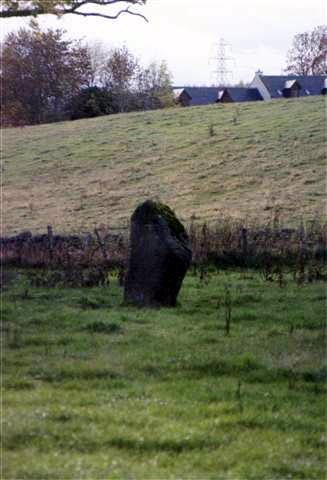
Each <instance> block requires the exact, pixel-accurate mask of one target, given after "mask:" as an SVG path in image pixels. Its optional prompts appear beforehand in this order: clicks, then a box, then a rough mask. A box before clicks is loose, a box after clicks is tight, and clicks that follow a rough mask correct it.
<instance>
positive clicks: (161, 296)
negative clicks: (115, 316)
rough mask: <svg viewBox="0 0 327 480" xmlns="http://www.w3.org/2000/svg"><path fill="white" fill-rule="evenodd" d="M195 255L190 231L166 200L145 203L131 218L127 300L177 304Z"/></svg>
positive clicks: (143, 304)
mask: <svg viewBox="0 0 327 480" xmlns="http://www.w3.org/2000/svg"><path fill="white" fill-rule="evenodd" d="M191 259H192V251H191V246H190V242H189V239H188V235H187V233H186V231H185V229H184V227H183V225H182V224H181V223H180V221H179V220H178V219H177V218H176V216H175V214H174V212H173V211H172V210H171V209H170V208H169V207H168V206H167V205H163V204H162V203H158V202H153V201H151V200H147V201H146V202H144V203H142V204H141V205H139V206H138V207H137V209H136V210H135V212H134V213H133V215H132V218H131V237H130V254H129V264H128V271H127V277H126V282H125V301H128V302H133V303H136V304H137V305H140V306H149V307H160V306H172V307H173V306H175V305H176V299H177V295H178V292H179V290H180V288H181V285H182V282H183V279H184V276H185V274H186V271H187V269H188V267H189V265H190V262H191Z"/></svg>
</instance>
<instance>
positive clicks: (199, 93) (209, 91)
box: [184, 87, 218, 106]
mask: <svg viewBox="0 0 327 480" xmlns="http://www.w3.org/2000/svg"><path fill="white" fill-rule="evenodd" d="M184 90H185V91H186V92H187V93H188V94H189V96H190V97H191V101H190V106H193V105H208V104H209V103H215V102H216V101H217V98H218V88H217V87H184Z"/></svg>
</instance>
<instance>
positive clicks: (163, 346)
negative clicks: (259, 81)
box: [2, 103, 327, 480]
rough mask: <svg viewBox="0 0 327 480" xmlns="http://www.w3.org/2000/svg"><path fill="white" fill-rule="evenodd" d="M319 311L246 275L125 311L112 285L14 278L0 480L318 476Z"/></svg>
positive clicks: (321, 408) (227, 275) (321, 432)
mask: <svg viewBox="0 0 327 480" xmlns="http://www.w3.org/2000/svg"><path fill="white" fill-rule="evenodd" d="M294 105H295V106H294V108H297V104H295V103H294ZM309 105H310V103H309ZM263 108H265V107H263ZM270 108H272V109H273V108H275V107H274V106H273V105H271V106H270ZM208 112H211V109H208ZM182 114H183V115H191V114H192V113H189V112H185V113H182ZM151 115H152V114H151ZM151 115H150V118H152V117H151ZM155 115H157V114H155ZM165 115H170V113H165ZM136 118H137V116H136ZM105 121H107V122H109V123H110V121H115V120H111V119H106V120H105ZM91 124H92V122H91ZM77 125H78V124H76V126H75V127H74V128H78V127H77ZM80 125H84V124H83V123H81V124H80ZM43 128H45V129H47V128H50V127H43ZM226 289H227V290H228V291H229V294H230V295H231V305H232V307H231V330H230V334H229V335H226V332H225V307H224V303H225V298H226V291H227V290H226ZM325 302H326V289H325V285H323V284H319V283H316V284H310V285H309V284H307V285H303V286H301V287H298V286H296V285H295V284H294V283H292V282H291V280H290V279H287V285H286V286H284V287H283V288H280V287H278V285H277V284H275V283H269V282H264V281H263V279H262V278H261V277H260V276H259V274H257V273H252V272H247V273H246V274H244V273H240V272H220V273H219V274H216V273H215V274H212V276H211V278H210V281H209V284H208V285H203V284H201V283H200V280H199V278H197V277H194V276H191V275H189V276H188V277H187V278H186V280H185V282H184V285H183V288H182V292H181V295H180V297H179V305H178V307H177V308H176V309H161V310H142V309H136V308H132V307H130V306H129V307H127V306H123V305H122V291H121V289H120V288H119V287H118V286H117V285H116V280H113V279H112V281H111V285H110V287H109V290H108V289H107V288H93V289H79V290H77V289H66V290H64V289H51V290H46V289H42V288H39V289H36V288H29V287H28V288H27V290H26V283H25V281H24V278H22V279H21V280H20V281H19V283H18V284H17V285H15V286H14V287H12V288H11V289H9V290H8V291H7V293H6V295H5V296H4V299H3V325H2V329H3V333H4V337H3V342H4V343H3V356H4V357H3V373H4V376H3V381H4V387H5V388H6V393H5V394H4V396H3V421H4V426H3V430H2V432H3V434H4V448H5V450H4V452H3V460H4V465H3V468H4V471H3V478H5V479H6V480H13V479H33V480H36V479H40V480H41V479H42V480H46V479H60V480H64V479H67V480H72V479H76V480H79V479H92V480H100V479H101V480H103V479H140V480H141V479H145V478H148V479H165V480H166V479H177V478H178V479H197V480H198V479H206V480H209V479H215V480H216V479H221V480H225V479H233V480H235V479H242V480H244V479H255V480H257V479H265V480H267V479H269V480H271V479H283V480H284V479H289V478H296V479H311V480H312V479H318V478H319V479H324V478H326V466H327V465H326V442H327V433H326V427H325V420H326V396H325V395H326V375H327V365H326V356H325V346H326V342H325V340H326V338H325V335H326V329H325V306H326V303H325ZM217 305H220V306H219V307H218V306H217Z"/></svg>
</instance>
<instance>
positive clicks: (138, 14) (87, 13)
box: [65, 7, 148, 22]
mask: <svg viewBox="0 0 327 480" xmlns="http://www.w3.org/2000/svg"><path fill="white" fill-rule="evenodd" d="M65 13H74V14H75V15H82V16H83V17H102V18H108V19H109V20H116V19H117V18H118V17H119V16H120V15H121V14H122V13H129V14H130V15H134V16H136V17H141V18H143V20H145V21H146V22H148V19H147V18H146V17H145V16H144V15H142V14H141V13H137V12H133V11H131V10H130V9H129V7H127V8H125V9H123V10H120V11H119V12H118V13H116V15H105V14H103V13H95V12H78V11H77V10H74V11H71V12H65Z"/></svg>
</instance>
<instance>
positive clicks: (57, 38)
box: [1, 22, 90, 125]
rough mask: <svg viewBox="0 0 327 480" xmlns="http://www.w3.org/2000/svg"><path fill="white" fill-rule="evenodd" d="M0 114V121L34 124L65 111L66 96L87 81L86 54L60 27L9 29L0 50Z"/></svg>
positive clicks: (52, 119) (69, 95)
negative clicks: (52, 28)
mask: <svg viewBox="0 0 327 480" xmlns="http://www.w3.org/2000/svg"><path fill="white" fill-rule="evenodd" d="M1 66H2V68H1V84H2V102H1V109H2V120H3V124H5V125H21V124H38V123H43V122H49V121H56V120H62V119H64V118H65V117H66V114H67V111H66V109H67V106H68V105H69V103H70V100H71V98H72V97H73V96H74V95H76V93H77V92H79V91H80V89H81V88H82V87H83V86H86V85H87V84H88V78H89V75H90V59H89V56H88V54H87V51H86V49H85V47H83V46H81V44H80V43H79V42H76V41H75V42H72V41H69V40H65V39H64V32H63V31H62V30H51V29H49V30H47V31H45V32H42V31H41V30H40V28H39V27H38V25H37V24H36V23H35V22H33V23H32V25H31V28H30V29H25V28H22V29H20V30H19V31H18V32H17V33H9V34H8V35H7V37H6V38H5V40H4V42H3V45H2V50H1Z"/></svg>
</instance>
